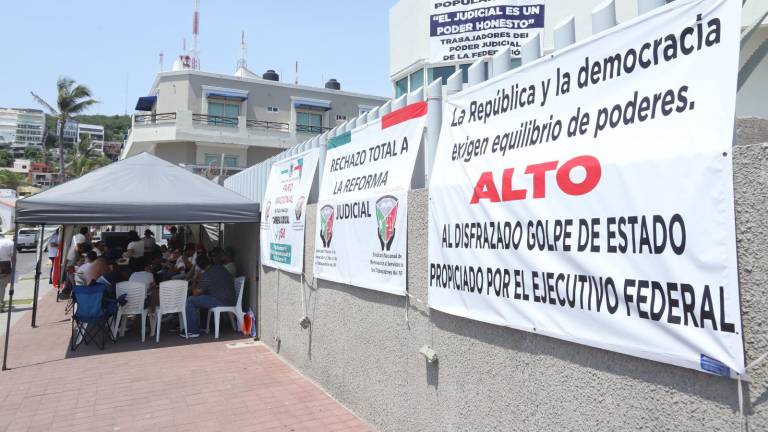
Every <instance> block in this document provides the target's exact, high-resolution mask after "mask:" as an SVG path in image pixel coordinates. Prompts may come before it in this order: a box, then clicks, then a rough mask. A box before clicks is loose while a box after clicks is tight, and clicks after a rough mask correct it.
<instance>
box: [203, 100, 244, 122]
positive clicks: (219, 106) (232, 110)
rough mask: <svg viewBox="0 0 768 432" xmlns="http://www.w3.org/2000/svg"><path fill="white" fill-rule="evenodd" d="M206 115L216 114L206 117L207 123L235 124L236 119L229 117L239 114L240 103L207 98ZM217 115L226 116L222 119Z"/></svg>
mask: <svg viewBox="0 0 768 432" xmlns="http://www.w3.org/2000/svg"><path fill="white" fill-rule="evenodd" d="M208 115H209V116H216V118H209V119H208V124H210V125H225V126H237V121H235V120H230V119H231V118H236V117H238V116H240V104H239V103H237V102H229V101H217V100H209V101H208ZM219 117H228V118H227V119H222V118H219Z"/></svg>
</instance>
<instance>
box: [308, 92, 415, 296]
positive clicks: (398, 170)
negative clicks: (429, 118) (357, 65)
mask: <svg viewBox="0 0 768 432" xmlns="http://www.w3.org/2000/svg"><path fill="white" fill-rule="evenodd" d="M426 114H427V103H426V102H418V103H415V104H411V105H408V106H406V107H404V108H401V109H399V110H397V111H393V112H392V113H390V114H387V115H385V116H383V117H382V118H380V119H377V120H374V121H372V122H370V123H368V124H365V125H363V126H361V127H358V128H356V129H353V130H352V131H350V132H347V133H345V134H342V135H340V136H337V137H335V138H332V139H331V140H330V141H329V142H328V151H327V153H326V159H325V160H326V162H325V168H324V170H323V181H322V184H321V185H320V197H319V198H318V204H317V236H316V237H315V276H316V277H318V278H321V279H326V280H330V281H334V282H340V283H346V284H350V285H355V286H359V287H362V288H369V289H373V290H377V291H383V292H387V293H391V294H398V295H405V292H406V288H405V282H406V278H405V276H406V275H405V269H406V262H407V254H406V250H407V248H406V246H407V232H408V225H407V223H408V189H409V188H410V186H411V177H412V176H413V168H414V166H415V164H416V157H417V156H418V153H419V147H420V145H421V137H422V135H423V132H424V126H425V124H426Z"/></svg>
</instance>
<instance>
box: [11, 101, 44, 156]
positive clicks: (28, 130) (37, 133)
mask: <svg viewBox="0 0 768 432" xmlns="http://www.w3.org/2000/svg"><path fill="white" fill-rule="evenodd" d="M45 132H46V127H45V113H44V112H42V111H41V110H36V109H25V108H0V148H4V149H6V150H10V151H12V152H13V154H14V157H24V150H26V149H27V147H29V146H35V147H38V148H42V145H43V140H44V139H45Z"/></svg>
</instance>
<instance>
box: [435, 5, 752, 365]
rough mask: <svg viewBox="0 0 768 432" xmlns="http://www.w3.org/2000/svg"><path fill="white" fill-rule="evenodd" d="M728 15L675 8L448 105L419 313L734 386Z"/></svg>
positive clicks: (735, 15)
mask: <svg viewBox="0 0 768 432" xmlns="http://www.w3.org/2000/svg"><path fill="white" fill-rule="evenodd" d="M740 10H741V2H740V1H739V0H724V1H723V0H695V1H684V0H681V1H676V2H674V3H671V4H669V5H667V6H666V7H663V8H661V9H659V10H657V11H655V12H652V13H650V14H648V15H644V16H641V17H639V18H637V19H635V20H633V21H630V22H627V23H624V24H622V25H620V26H618V27H616V28H614V29H612V30H610V31H608V32H607V33H604V34H601V35H600V36H599V37H597V38H592V39H591V40H587V41H585V42H583V43H579V44H577V45H575V46H573V47H571V48H569V49H567V50H564V51H561V52H559V53H557V54H556V55H555V56H554V57H547V58H545V59H541V60H540V61H539V62H536V63H533V64H531V65H530V66H529V67H525V68H523V69H520V70H518V71H513V72H510V73H508V74H505V75H503V76H501V77H499V78H497V79H493V80H490V81H488V82H486V83H483V84H481V85H478V86H473V87H471V88H469V89H468V90H466V91H463V92H461V93H457V94H456V95H453V96H451V97H449V98H448V101H447V105H446V107H445V109H444V118H443V129H442V131H441V135H440V141H439V145H438V148H437V155H436V160H435V165H434V168H433V171H432V178H431V184H430V189H429V192H430V199H429V270H428V275H429V282H428V283H429V305H430V307H431V308H433V309H437V310H440V311H443V312H446V313H449V314H454V315H458V316H462V317H466V318H471V319H476V320H480V321H484V322H488V323H493V324H497V325H502V326H508V327H512V328H515V329H520V330H525V331H530V332H535V333H540V334H544V335H548V336H552V337H557V338H560V339H565V340H569V341H573V342H577V343H582V344H586V345H591V346H594V347H599V348H604V349H608V350H613V351H618V352H621V353H625V354H630V355H634V356H638V357H643V358H647V359H652V360H657V361H661V362H666V363H671V364H674V365H679V366H683V367H688V368H693V369H697V370H701V371H706V372H709V373H714V374H718V375H731V376H733V374H734V373H743V372H744V358H743V342H742V335H741V316H740V308H739V287H738V284H737V267H736V244H735V226H734V225H735V224H734V202H733V184H732V158H731V150H732V149H731V144H732V140H733V124H734V112H735V98H736V75H737V68H738V58H739V32H740Z"/></svg>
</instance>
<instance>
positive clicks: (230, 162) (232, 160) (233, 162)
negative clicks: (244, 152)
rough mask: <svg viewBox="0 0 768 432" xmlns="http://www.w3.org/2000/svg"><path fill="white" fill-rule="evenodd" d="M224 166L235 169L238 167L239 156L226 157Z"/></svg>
mask: <svg viewBox="0 0 768 432" xmlns="http://www.w3.org/2000/svg"><path fill="white" fill-rule="evenodd" d="M224 166H225V167H227V168H233V167H236V166H237V156H224Z"/></svg>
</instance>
